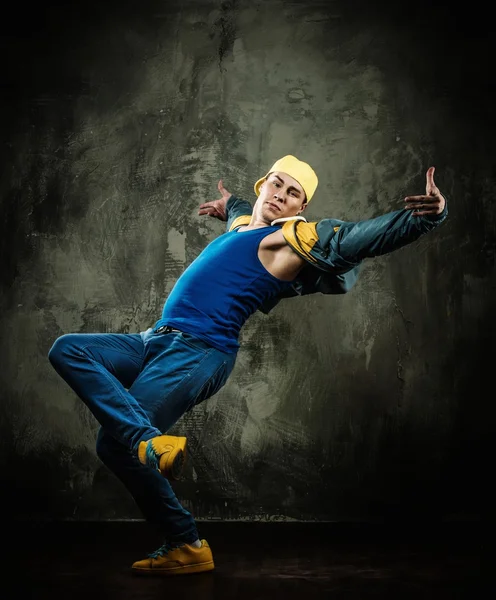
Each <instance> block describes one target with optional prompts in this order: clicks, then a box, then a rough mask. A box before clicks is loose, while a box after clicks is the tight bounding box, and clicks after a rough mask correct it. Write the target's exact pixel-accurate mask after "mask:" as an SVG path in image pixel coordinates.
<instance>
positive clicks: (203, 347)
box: [169, 332, 212, 352]
mask: <svg viewBox="0 0 496 600" xmlns="http://www.w3.org/2000/svg"><path fill="white" fill-rule="evenodd" d="M169 335H170V334H169ZM178 337H179V338H180V339H181V340H182V341H183V342H184V343H185V344H186V346H189V347H190V348H193V349H194V350H199V351H200V352H208V351H209V350H212V346H210V344H208V343H207V342H204V341H203V340H202V339H200V338H199V337H196V336H195V335H192V334H191V333H184V332H181V333H179V334H178Z"/></svg>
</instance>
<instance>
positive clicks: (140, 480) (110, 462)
mask: <svg viewBox="0 0 496 600" xmlns="http://www.w3.org/2000/svg"><path fill="white" fill-rule="evenodd" d="M48 358H49V359H50V362H51V363H52V365H53V367H54V368H55V370H56V371H57V373H58V374H59V375H60V376H61V377H62V378H63V379H64V380H65V381H66V382H67V383H68V384H69V385H70V387H71V388H72V389H73V390H74V391H75V392H76V394H77V395H78V396H79V397H80V398H81V399H82V400H83V402H84V403H85V404H86V405H87V406H88V408H89V409H90V411H91V412H92V413H93V415H94V416H95V418H96V419H97V421H98V422H99V423H100V425H101V428H100V431H99V433H98V438H97V444H96V451H97V454H98V456H99V458H100V459H101V460H102V462H103V463H104V464H105V465H106V466H107V467H108V468H109V469H110V470H111V471H113V472H114V473H115V475H116V476H117V477H118V478H119V479H120V480H121V481H122V482H123V483H124V485H125V486H126V487H127V489H128V490H129V492H130V493H131V494H132V496H133V498H134V500H135V501H136V503H137V505H138V507H139V509H140V510H141V512H142V513H143V516H144V517H145V518H146V519H147V520H148V521H150V522H151V523H154V524H156V525H158V526H159V528H160V530H161V531H162V533H163V535H164V536H165V537H166V538H167V540H169V541H177V542H184V543H191V542H193V541H195V540H197V539H198V531H197V529H196V524H195V521H194V519H193V516H192V515H191V513H189V512H188V511H187V510H186V509H185V508H183V507H182V506H181V504H180V503H179V501H178V499H177V498H176V495H175V494H174V492H173V490H172V487H171V485H170V483H169V481H168V480H167V479H165V478H164V477H163V476H162V475H161V474H160V472H159V471H157V470H155V469H153V468H151V467H148V466H145V465H142V464H141V463H140V461H139V460H138V454H137V449H138V445H139V443H140V442H142V441H145V440H149V439H150V438H152V437H155V436H157V435H162V434H164V433H166V432H167V431H168V430H169V429H170V428H171V427H172V426H173V425H174V424H175V423H176V421H177V420H178V419H179V418H180V417H181V416H182V415H183V414H184V413H185V412H187V411H188V410H191V409H192V408H193V407H194V406H195V405H197V404H198V403H200V402H202V401H203V400H206V399H207V398H209V397H210V396H213V395H214V394H215V393H216V392H217V391H218V390H219V389H220V388H221V387H222V386H223V385H224V384H225V382H226V381H227V378H228V377H229V375H230V373H231V371H232V369H233V367H234V363H235V360H236V354H227V353H224V352H220V351H219V350H217V349H216V348H212V347H211V346H209V345H208V344H207V343H206V342H204V341H202V340H200V339H199V338H197V337H195V336H193V335H190V334H187V333H176V332H172V333H157V332H156V331H155V330H153V329H148V330H147V331H144V332H141V333H136V334H113V333H96V334H92V333H73V334H66V335H63V336H61V337H59V338H58V339H57V340H56V341H55V343H54V344H53V346H52V348H51V349H50V352H49V354H48Z"/></svg>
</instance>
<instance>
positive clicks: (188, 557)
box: [100, 333, 235, 575]
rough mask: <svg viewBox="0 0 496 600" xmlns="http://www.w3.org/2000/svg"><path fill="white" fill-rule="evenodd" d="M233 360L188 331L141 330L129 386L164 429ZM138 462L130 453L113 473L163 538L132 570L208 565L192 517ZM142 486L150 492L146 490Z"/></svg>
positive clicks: (214, 385) (203, 395)
mask: <svg viewBox="0 0 496 600" xmlns="http://www.w3.org/2000/svg"><path fill="white" fill-rule="evenodd" d="M234 362H235V355H229V354H225V353H223V352H219V351H218V350H216V349H215V348H212V347H211V346H209V345H208V344H206V343H205V342H202V341H201V340H199V339H197V338H195V337H194V336H191V335H189V334H183V333H168V334H150V335H148V336H146V351H145V365H144V367H143V369H142V371H141V373H140V375H139V376H138V378H137V379H136V381H135V382H134V383H133V385H132V386H131V388H130V389H129V392H130V393H131V394H132V395H133V396H134V397H135V398H136V400H137V402H139V404H140V405H141V406H142V407H143V408H144V409H145V410H146V412H147V414H148V416H149V418H150V421H151V422H152V423H153V424H154V425H155V426H156V427H157V428H158V429H160V430H161V431H163V432H164V433H165V432H167V431H168V430H169V429H170V428H171V427H172V426H173V425H174V424H175V423H176V422H177V420H178V419H179V418H180V417H181V416H182V415H183V414H184V413H185V412H187V411H188V410H190V409H191V408H193V407H194V406H195V405H196V404H198V403H199V402H201V401H203V400H205V399H207V398H209V397H210V396H212V395H213V394H215V393H216V392H217V391H218V390H219V389H220V388H221V387H222V386H223V385H224V383H225V382H226V380H227V378H228V376H229V374H230V373H231V370H232V368H233V366H234ZM150 382H153V386H152V385H150ZM152 389H153V390H154V391H153V393H152V392H151V390H152ZM161 438H167V436H159V437H158V438H154V439H152V440H149V441H148V442H146V443H144V445H145V446H148V445H150V446H153V445H154V444H155V443H156V442H157V441H158V444H157V447H160V441H161ZM104 439H105V438H103V440H104ZM100 441H101V442H102V439H101V440H100ZM112 456H113V455H112ZM102 458H103V457H102ZM158 458H159V459H161V457H160V456H159V457H158ZM140 466H141V467H142V468H141V469H140V467H139V466H138V464H137V461H136V459H135V456H132V455H131V456H130V458H129V460H128V461H127V462H125V463H123V462H121V463H120V471H119V473H117V474H118V476H119V477H120V478H121V480H122V481H123V482H124V483H125V484H126V486H127V487H128V489H131V488H132V491H131V493H132V494H133V496H134V498H135V499H136V501H137V503H138V505H139V506H140V508H141V510H142V511H143V513H144V514H146V516H147V518H148V520H150V521H151V522H154V523H158V524H159V525H160V529H161V530H162V532H163V533H164V537H165V538H166V543H165V544H164V545H163V546H162V547H161V548H160V549H159V550H158V551H156V552H154V553H153V554H151V555H149V556H148V558H146V559H144V560H140V561H137V562H136V563H134V564H133V570H134V571H135V572H137V573H159V574H167V575H170V574H179V573H195V572H199V571H206V570H210V569H212V568H213V566H214V565H213V558H212V553H211V550H210V548H209V546H208V544H207V542H206V541H205V540H202V541H201V542H199V541H198V532H197V529H196V524H195V521H194V519H193V517H192V515H191V514H190V513H189V512H188V511H186V510H185V509H184V508H183V507H181V505H180V504H179V502H178V501H177V499H176V497H175V495H174V492H173V490H172V488H171V486H170V483H169V482H168V481H167V479H164V478H162V477H160V474H159V472H158V471H156V470H154V469H151V468H150V467H148V466H144V465H142V464H141V465H140ZM114 472H117V471H116V470H115V468H114ZM130 479H132V481H130ZM143 488H145V491H143ZM146 490H148V491H152V492H153V493H151V494H149V495H148V494H147V493H146ZM195 541H196V542H197V545H196V546H195V545H194V544H193V542H195ZM178 565H182V566H178Z"/></svg>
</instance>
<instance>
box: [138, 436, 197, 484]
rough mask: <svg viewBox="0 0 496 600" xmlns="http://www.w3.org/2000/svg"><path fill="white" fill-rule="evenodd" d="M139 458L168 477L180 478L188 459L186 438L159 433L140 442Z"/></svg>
mask: <svg viewBox="0 0 496 600" xmlns="http://www.w3.org/2000/svg"><path fill="white" fill-rule="evenodd" d="M138 458H139V460H140V462H141V463H142V464H144V465H148V466H150V467H154V468H155V469H158V470H159V471H160V472H161V473H162V475H163V476H164V477H166V478H167V479H179V478H180V477H181V473H182V471H183V467H184V462H185V460H186V438H185V437H176V436H174V435H158V436H156V437H154V438H152V439H151V440H147V441H146V442H140V445H139V446H138Z"/></svg>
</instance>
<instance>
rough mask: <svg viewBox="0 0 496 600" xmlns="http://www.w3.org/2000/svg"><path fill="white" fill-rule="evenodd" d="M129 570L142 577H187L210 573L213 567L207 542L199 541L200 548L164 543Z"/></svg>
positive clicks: (212, 559)
mask: <svg viewBox="0 0 496 600" xmlns="http://www.w3.org/2000/svg"><path fill="white" fill-rule="evenodd" d="M131 568H132V570H133V572H134V573H138V574H143V575H187V574H191V573H203V572H204V571H212V570H213V569H214V568H215V565H214V558H213V556H212V550H210V546H209V545H208V542H207V540H201V546H200V548H196V547H195V546H191V545H190V544H183V545H181V546H176V545H174V544H172V545H171V544H167V543H166V544H164V545H163V546H161V547H160V548H159V549H158V550H156V551H155V552H152V554H149V555H148V558H144V559H143V560H138V561H136V562H135V563H133V565H132V567H131Z"/></svg>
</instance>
